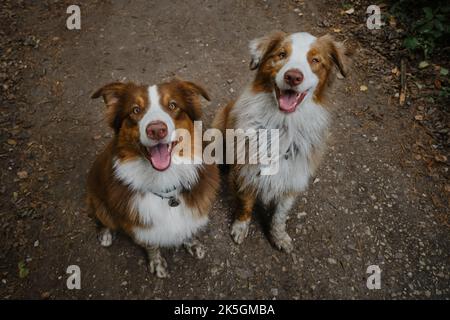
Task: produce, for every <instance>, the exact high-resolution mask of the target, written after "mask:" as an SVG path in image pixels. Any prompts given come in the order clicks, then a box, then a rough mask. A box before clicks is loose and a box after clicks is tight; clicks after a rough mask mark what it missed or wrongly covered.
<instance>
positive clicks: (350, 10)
mask: <svg viewBox="0 0 450 320" xmlns="http://www.w3.org/2000/svg"><path fill="white" fill-rule="evenodd" d="M353 12H355V9H354V8H350V9H348V10H346V11H345V13H346V14H352V13H353Z"/></svg>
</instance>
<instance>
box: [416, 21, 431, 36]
mask: <svg viewBox="0 0 450 320" xmlns="http://www.w3.org/2000/svg"><path fill="white" fill-rule="evenodd" d="M433 26H434V23H433V21H429V22H427V23H425V24H424V25H423V26H421V27H420V28H419V29H418V31H419V32H420V33H432V32H433Z"/></svg>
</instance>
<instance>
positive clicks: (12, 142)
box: [6, 139, 17, 146]
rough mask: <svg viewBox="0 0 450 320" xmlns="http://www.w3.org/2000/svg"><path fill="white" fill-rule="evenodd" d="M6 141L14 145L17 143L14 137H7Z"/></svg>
mask: <svg viewBox="0 0 450 320" xmlns="http://www.w3.org/2000/svg"><path fill="white" fill-rule="evenodd" d="M6 142H8V144H9V145H10V146H15V145H16V144H17V141H16V140H14V139H8V140H7V141H6Z"/></svg>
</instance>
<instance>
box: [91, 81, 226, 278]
mask: <svg viewBox="0 0 450 320" xmlns="http://www.w3.org/2000/svg"><path fill="white" fill-rule="evenodd" d="M100 96H102V97H103V99H104V101H105V104H106V117H107V121H108V124H109V125H110V126H111V127H112V128H113V129H114V133H115V134H114V137H113V138H112V141H111V142H110V143H109V144H108V146H107V147H106V149H105V150H104V151H103V152H102V153H101V154H100V155H99V156H98V157H97V159H96V160H95V162H94V164H93V166H92V168H91V170H90V172H89V176H88V197H87V200H88V205H89V206H90V208H91V209H92V211H93V213H94V215H95V217H96V218H97V219H98V220H99V222H100V223H101V224H102V226H103V227H102V229H101V231H100V233H99V241H100V243H101V245H102V246H110V245H111V244H112V240H113V234H114V231H122V232H125V233H126V234H127V235H129V236H130V237H131V238H132V239H133V240H134V241H135V242H136V243H137V244H139V245H141V246H142V247H144V248H145V249H146V251H147V253H148V259H149V269H150V271H151V272H152V273H156V275H157V276H158V277H161V278H163V277H167V276H168V272H167V263H166V261H165V259H164V258H163V257H162V256H161V254H160V251H159V248H160V247H171V246H177V245H181V244H183V245H184V246H185V248H186V249H187V250H188V252H189V253H190V254H192V255H194V256H196V257H197V258H200V259H201V258H203V256H204V254H205V251H204V247H203V246H202V245H201V244H200V243H199V242H198V240H196V239H193V236H194V234H195V233H196V232H197V231H198V230H199V229H200V228H201V227H203V226H204V225H205V224H206V223H207V221H208V211H209V209H210V207H211V205H212V203H213V201H214V199H215V196H216V192H217V189H218V187H219V181H220V177H219V171H218V168H217V167H216V166H215V165H204V164H201V163H200V164H193V163H191V164H188V163H186V162H189V161H185V162H184V164H183V163H181V162H182V161H178V162H179V163H175V161H173V160H174V159H175V158H176V157H183V155H182V154H181V153H180V154H176V153H174V152H173V150H174V147H175V145H176V144H180V145H181V144H186V143H188V142H190V141H187V140H182V139H181V138H180V137H179V136H177V133H176V132H177V131H176V130H177V129H184V130H187V131H188V132H190V133H191V137H193V136H194V135H193V131H194V121H195V120H199V119H200V117H201V104H200V99H199V97H200V96H203V97H204V98H206V99H207V100H209V97H208V94H207V93H206V92H205V90H204V89H202V88H201V87H200V86H198V85H196V84H194V83H192V82H186V81H181V80H173V81H171V82H167V83H162V84H158V85H152V86H144V85H136V84H134V83H119V82H117V83H111V84H108V85H106V86H104V87H102V88H100V89H99V90H98V91H96V92H95V93H94V94H93V95H92V98H98V97H100ZM191 145H192V144H189V146H191ZM189 146H188V147H186V148H189ZM180 149H181V150H182V149H183V148H180ZM186 154H189V153H186ZM195 155H196V154H195V152H194V153H192V155H189V157H193V156H195ZM185 156H186V155H185ZM175 160H180V159H175ZM185 160H186V159H185Z"/></svg>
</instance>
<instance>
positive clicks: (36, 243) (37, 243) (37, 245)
mask: <svg viewBox="0 0 450 320" xmlns="http://www.w3.org/2000/svg"><path fill="white" fill-rule="evenodd" d="M33 246H34V247H35V248H36V247H39V240H36V241H35V242H34V244H33Z"/></svg>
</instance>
